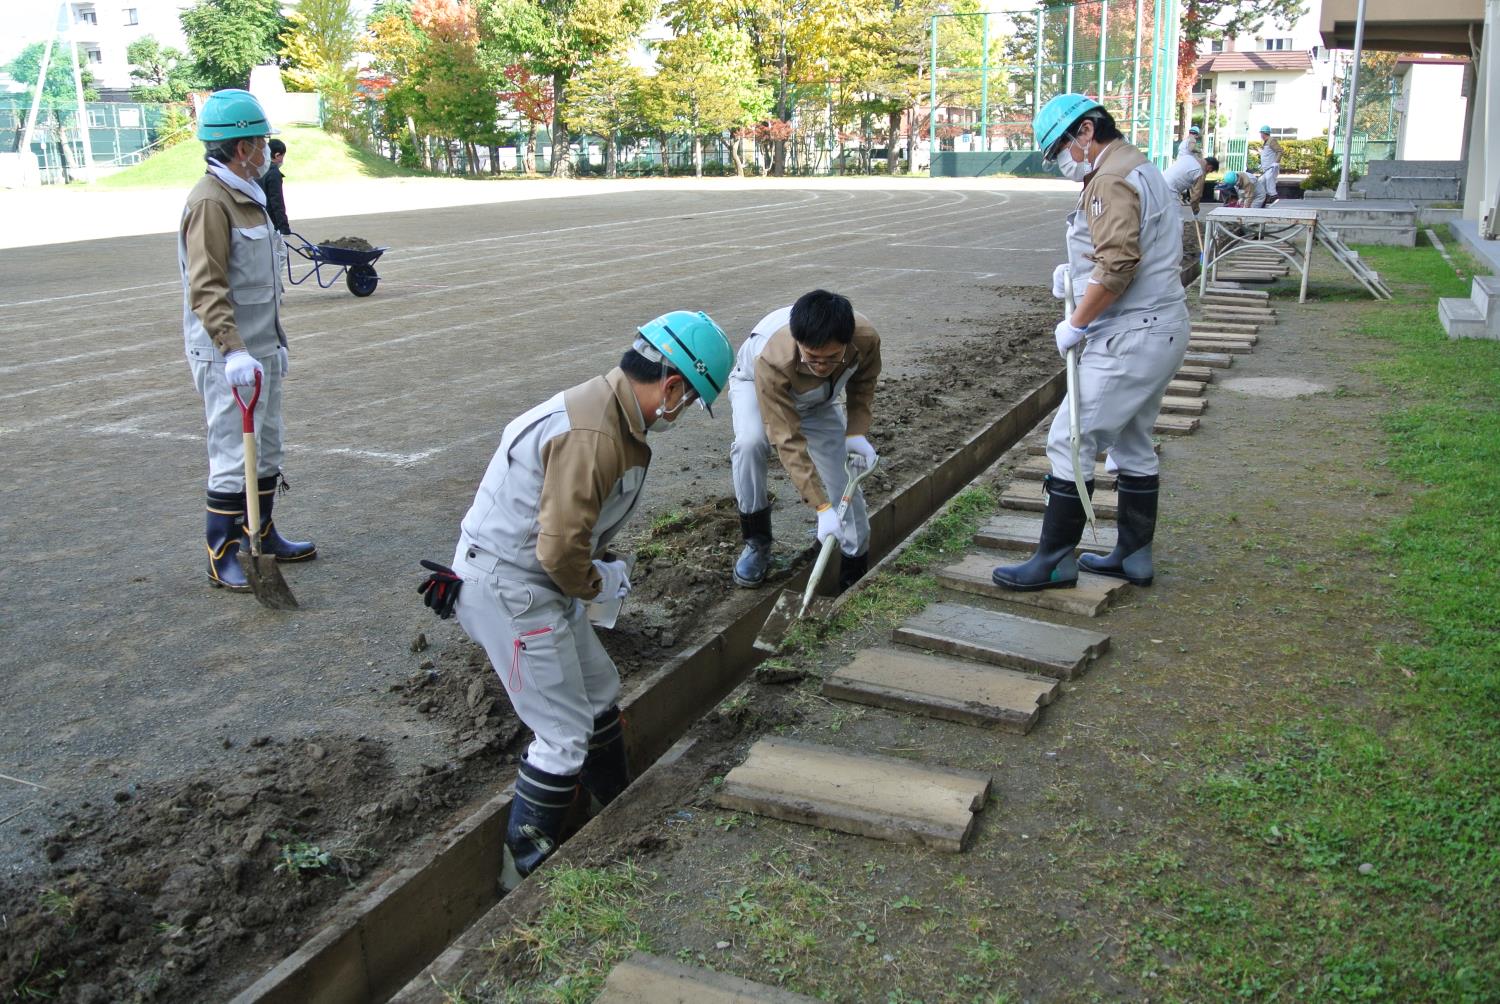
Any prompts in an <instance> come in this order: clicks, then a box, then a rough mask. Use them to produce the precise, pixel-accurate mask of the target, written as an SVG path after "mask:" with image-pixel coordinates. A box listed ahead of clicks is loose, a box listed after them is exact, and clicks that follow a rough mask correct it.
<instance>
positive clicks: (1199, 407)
mask: <svg viewBox="0 0 1500 1004" xmlns="http://www.w3.org/2000/svg"><path fill="white" fill-rule="evenodd" d="M1207 407H1208V400H1207V399H1206V398H1201V397H1172V396H1170V395H1169V396H1167V397H1163V398H1162V399H1161V410H1162V411H1163V412H1165V413H1166V414H1168V415H1201V414H1203V411H1204V409H1206V408H1207Z"/></svg>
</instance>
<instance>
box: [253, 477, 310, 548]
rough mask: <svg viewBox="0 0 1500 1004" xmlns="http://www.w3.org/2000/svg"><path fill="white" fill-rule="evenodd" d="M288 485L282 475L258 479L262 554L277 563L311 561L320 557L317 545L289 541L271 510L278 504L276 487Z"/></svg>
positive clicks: (305, 541) (301, 541) (308, 541)
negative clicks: (283, 534) (279, 529)
mask: <svg viewBox="0 0 1500 1004" xmlns="http://www.w3.org/2000/svg"><path fill="white" fill-rule="evenodd" d="M278 482H280V483H281V484H282V485H283V486H285V485H286V479H285V478H284V477H282V476H281V475H280V474H272V475H269V476H267V477H264V478H260V479H258V481H257V482H256V483H257V484H258V485H259V486H260V553H261V554H269V555H271V557H273V558H275V559H276V560H277V561H311V560H313V559H314V558H316V557H317V556H318V548H317V545H316V544H314V543H313V542H312V541H310V540H287V539H286V538H285V537H283V536H282V535H281V534H280V533H279V532H278V531H277V529H276V523H275V522H274V521H273V520H272V519H271V509H272V507H273V506H275V504H276V485H277V483H278Z"/></svg>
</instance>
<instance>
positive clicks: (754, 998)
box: [595, 952, 815, 1004]
mask: <svg viewBox="0 0 1500 1004" xmlns="http://www.w3.org/2000/svg"><path fill="white" fill-rule="evenodd" d="M595 1002H596V1004H815V1002H814V999H813V998H811V997H804V996H802V995H801V994H794V993H792V992H791V991H789V990H782V989H781V988H780V987H768V986H766V985H765V984H764V983H751V982H750V981H749V980H742V979H740V978H739V977H738V976H731V975H729V974H728V973H716V972H714V971H713V970H712V969H695V968H692V967H689V966H684V965H682V964H681V963H678V962H674V961H672V960H670V959H663V958H659V957H657V956H655V955H647V954H646V953H645V952H636V953H635V954H634V955H632V956H631V957H630V958H628V959H626V960H625V961H624V962H621V963H620V964H619V965H617V966H615V968H614V969H612V970H610V973H609V976H607V977H606V978H605V980H604V990H603V991H602V992H601V993H600V994H599V996H598V997H596V998H595Z"/></svg>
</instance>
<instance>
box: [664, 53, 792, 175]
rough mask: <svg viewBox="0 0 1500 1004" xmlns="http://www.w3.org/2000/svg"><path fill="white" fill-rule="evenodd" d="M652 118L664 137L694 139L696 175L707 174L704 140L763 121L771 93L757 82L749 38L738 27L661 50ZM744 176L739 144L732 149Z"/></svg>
mask: <svg viewBox="0 0 1500 1004" xmlns="http://www.w3.org/2000/svg"><path fill="white" fill-rule="evenodd" d="M646 93H647V100H646V103H645V104H646V110H647V117H648V119H649V120H650V121H651V122H652V123H653V124H654V125H655V126H656V128H657V129H658V130H659V131H661V132H664V133H685V134H687V135H689V136H691V137H692V138H693V173H694V174H696V175H697V176H699V177H701V176H702V175H703V138H704V137H705V136H719V137H722V136H723V135H724V133H726V132H729V131H732V130H737V129H741V128H743V127H745V126H748V125H751V124H752V123H754V122H756V121H758V120H759V119H761V118H763V117H764V116H765V114H766V112H767V111H768V110H769V109H770V106H771V94H770V89H769V88H767V87H764V86H763V85H761V84H760V83H759V81H757V80H756V78H755V59H754V56H753V55H752V53H751V48H750V39H749V37H748V36H747V35H746V34H745V33H744V32H743V31H740V30H739V29H737V28H724V27H719V28H708V29H705V30H703V31H698V32H694V33H692V34H687V35H678V36H677V37H675V38H672V39H669V40H668V41H666V42H665V43H663V44H662V46H661V57H660V69H659V72H658V73H657V74H656V76H654V77H652V78H651V79H650V80H649V81H648V83H647V87H646ZM731 150H732V151H733V152H734V161H735V166H736V169H737V170H738V171H739V173H741V174H743V173H744V168H743V165H742V164H741V162H740V158H739V155H738V147H737V145H732V146H731Z"/></svg>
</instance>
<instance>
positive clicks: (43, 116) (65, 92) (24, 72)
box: [3, 41, 99, 181]
mask: <svg viewBox="0 0 1500 1004" xmlns="http://www.w3.org/2000/svg"><path fill="white" fill-rule="evenodd" d="M45 49H46V43H45V42H33V43H32V44H31V45H28V46H27V47H26V48H24V49H22V50H21V51H20V53H19V54H18V55H17V56H16V58H15V59H12V60H11V61H10V62H9V63H7V64H6V65H5V66H4V67H3V69H4V70H5V72H6V73H8V74H9V75H10V78H11V79H12V80H14V81H16V83H18V84H20V85H22V87H23V88H24V89H25V90H24V93H25V98H24V101H25V103H26V106H27V108H28V109H29V108H30V105H31V101H32V98H33V97H35V95H36V81H37V77H38V76H40V75H41V72H42V54H43V52H44V50H45ZM69 53H71V54H72V57H73V59H74V63H73V64H72V65H69V63H68V55H69ZM74 66H77V67H78V68H79V71H80V79H81V80H82V81H83V99H84V100H85V101H97V100H99V89H98V87H97V86H96V82H95V80H94V75H93V74H92V73H90V72H89V70H88V58H87V57H86V56H84V54H83V53H82V52H81V51H80V50H79V48H78V46H76V45H70V44H68V43H66V42H63V41H58V42H57V43H56V44H55V45H54V46H53V48H52V58H51V60H50V61H49V62H48V64H47V79H46V80H45V81H43V82H42V99H41V104H40V106H39V108H38V111H37V127H38V129H39V130H40V131H41V132H42V135H43V136H44V137H46V139H44V140H43V142H44V143H45V142H48V141H50V142H52V143H55V144H57V148H58V153H59V155H60V158H61V161H62V168H63V178H64V180H66V181H72V180H73V175H72V172H73V169H74V168H76V167H77V166H78V165H77V162H76V161H75V160H74V158H73V152H72V150H71V148H70V147H69V146H68V126H69V125H70V124H71V125H74V126H75V128H74V132H75V133H76V132H77V129H76V124H77V121H78V94H77V91H76V90H75V89H74V86H73V67H74ZM20 140H21V137H20V136H19V135H18V136H17V137H16V142H17V145H19V144H20Z"/></svg>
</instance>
